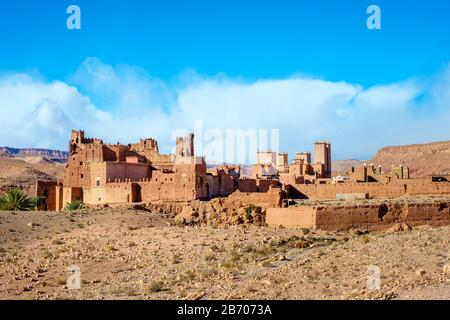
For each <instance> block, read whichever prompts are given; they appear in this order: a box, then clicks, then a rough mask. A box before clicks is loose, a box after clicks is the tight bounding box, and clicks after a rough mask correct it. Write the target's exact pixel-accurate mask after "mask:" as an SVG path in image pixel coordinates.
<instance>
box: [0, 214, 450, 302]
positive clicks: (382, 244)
mask: <svg viewBox="0 0 450 320" xmlns="http://www.w3.org/2000/svg"><path fill="white" fill-rule="evenodd" d="M449 235H450V227H442V228H428V227H423V228H417V229H415V230H413V231H409V232H401V233H395V234H385V233H373V234H372V233H370V234H360V233H358V232H351V233H323V232H313V231H309V230H288V229H272V228H267V227H256V226H252V225H240V226H232V227H228V228H212V227H208V226H197V227H186V226H178V225H175V224H174V221H173V219H172V218H171V217H168V216H165V215H163V214H157V213H151V212H147V211H138V210H134V209H119V208H116V209H113V208H108V209H97V210H94V209H89V210H86V211H83V212H72V213H56V212H18V213H12V212H0V298H1V299H217V298H218V299H395V298H398V299H420V298H425V299H450V275H449V274H445V273H444V269H445V268H444V265H446V264H448V263H449V262H450V244H449V241H450V236H449ZM70 265H77V266H78V267H79V268H80V270H81V288H80V289H78V290H69V289H68V288H67V286H66V281H67V277H68V273H67V268H68V266H70ZM369 265H377V266H379V267H380V268H381V289H380V290H368V289H367V268H368V266H369ZM447 267H449V266H447ZM445 270H447V269H445ZM448 270H449V271H450V268H448Z"/></svg>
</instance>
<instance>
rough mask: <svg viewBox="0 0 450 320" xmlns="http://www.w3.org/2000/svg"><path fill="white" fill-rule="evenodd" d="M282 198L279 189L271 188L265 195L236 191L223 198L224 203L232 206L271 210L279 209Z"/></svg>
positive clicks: (282, 194)
mask: <svg viewBox="0 0 450 320" xmlns="http://www.w3.org/2000/svg"><path fill="white" fill-rule="evenodd" d="M284 198H285V194H284V192H283V191H282V190H281V189H279V188H271V189H270V190H269V191H268V192H266V193H261V192H240V191H239V190H238V191H235V192H234V193H232V194H231V195H229V196H228V197H227V198H225V202H227V203H229V204H232V205H234V206H247V205H251V204H253V205H257V206H260V207H263V208H272V207H280V206H281V203H282V199H284Z"/></svg>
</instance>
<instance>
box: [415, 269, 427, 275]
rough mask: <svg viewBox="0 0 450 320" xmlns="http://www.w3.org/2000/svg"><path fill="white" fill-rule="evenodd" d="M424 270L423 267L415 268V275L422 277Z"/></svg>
mask: <svg viewBox="0 0 450 320" xmlns="http://www.w3.org/2000/svg"><path fill="white" fill-rule="evenodd" d="M425 273H426V272H425V270H423V269H417V270H416V275H417V276H418V277H423V276H424V275H425Z"/></svg>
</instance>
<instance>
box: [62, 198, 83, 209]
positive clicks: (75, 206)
mask: <svg viewBox="0 0 450 320" xmlns="http://www.w3.org/2000/svg"><path fill="white" fill-rule="evenodd" d="M85 207H86V206H85V205H84V203H83V201H81V200H78V199H77V200H73V201H72V202H70V203H67V205H66V209H67V210H80V209H84V208H85Z"/></svg>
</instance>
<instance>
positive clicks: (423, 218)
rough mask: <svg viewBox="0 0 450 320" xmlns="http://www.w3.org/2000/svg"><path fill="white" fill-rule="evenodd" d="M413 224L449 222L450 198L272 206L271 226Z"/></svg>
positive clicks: (327, 227) (369, 227)
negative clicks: (285, 206) (446, 199)
mask: <svg viewBox="0 0 450 320" xmlns="http://www.w3.org/2000/svg"><path fill="white" fill-rule="evenodd" d="M401 222H404V223H407V224H409V225H411V226H417V225H425V224H427V225H432V226H441V225H447V224H450V200H448V201H443V202H425V203H381V204H358V205H329V206H314V207H308V206H298V207H288V208H269V209H267V212H266V223H267V224H268V225H269V226H284V227H309V228H314V229H320V230H326V231H337V230H349V229H364V230H370V231H380V230H385V229H388V228H389V227H391V226H392V225H394V224H396V223H401Z"/></svg>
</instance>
